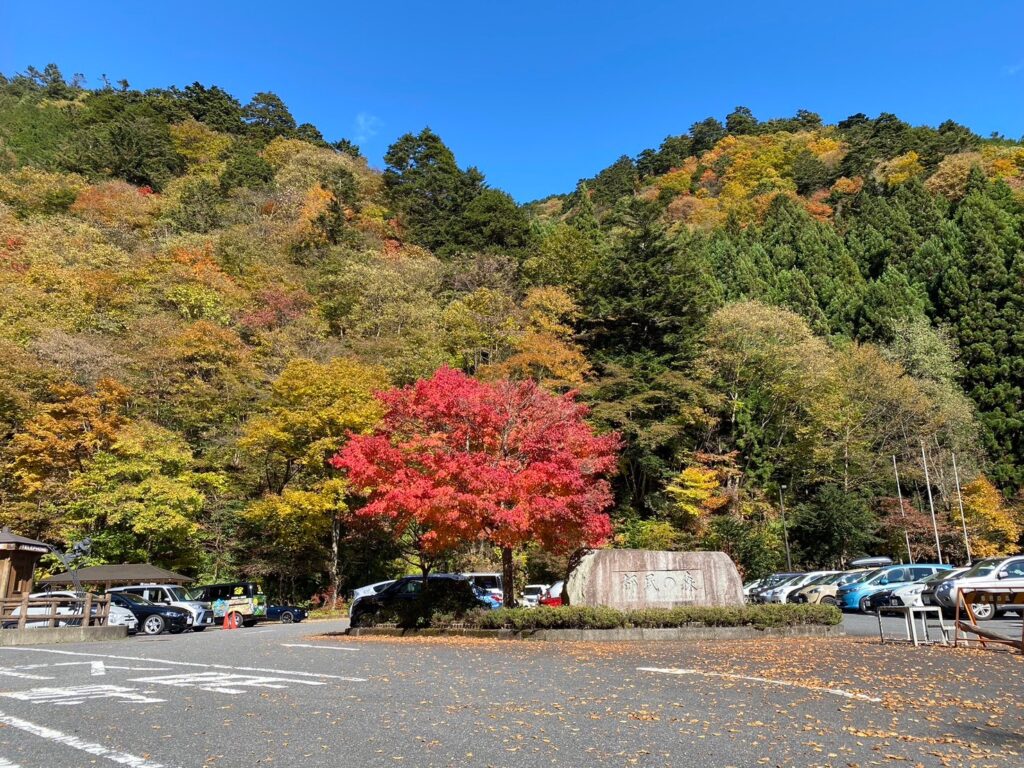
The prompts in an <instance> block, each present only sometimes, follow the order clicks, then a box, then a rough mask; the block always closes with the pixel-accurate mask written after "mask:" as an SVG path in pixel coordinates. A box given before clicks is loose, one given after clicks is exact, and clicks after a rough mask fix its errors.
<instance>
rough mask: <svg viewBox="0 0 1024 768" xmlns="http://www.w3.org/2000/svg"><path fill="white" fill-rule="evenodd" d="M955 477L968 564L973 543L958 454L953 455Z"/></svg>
mask: <svg viewBox="0 0 1024 768" xmlns="http://www.w3.org/2000/svg"><path fill="white" fill-rule="evenodd" d="M953 477H954V478H955V479H956V500H957V503H958V504H959V505H960V524H961V525H962V526H963V527H964V549H966V550H967V563H968V564H970V562H971V542H970V541H969V540H968V539H967V518H966V517H964V497H963V495H962V494H961V493H960V471H959V470H958V469H957V468H956V454H955V453H954V454H953Z"/></svg>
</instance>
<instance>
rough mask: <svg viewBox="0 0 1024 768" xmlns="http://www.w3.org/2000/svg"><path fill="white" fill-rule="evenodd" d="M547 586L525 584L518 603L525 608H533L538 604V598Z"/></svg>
mask: <svg viewBox="0 0 1024 768" xmlns="http://www.w3.org/2000/svg"><path fill="white" fill-rule="evenodd" d="M549 586H550V585H549V584H527V585H526V586H525V587H523V594H522V597H521V598H520V602H522V604H523V605H524V606H525V607H527V608H535V607H537V605H538V604H539V603H540V597H541V595H543V594H544V593H545V592H546V591H547V589H548V587H549Z"/></svg>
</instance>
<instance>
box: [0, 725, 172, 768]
mask: <svg viewBox="0 0 1024 768" xmlns="http://www.w3.org/2000/svg"><path fill="white" fill-rule="evenodd" d="M0 723H3V724H4V725H9V726H10V727H11V728H17V729H18V730H19V731H25V733H31V734H32V735H33V736H38V737H39V738H41V739H46V740H47V741H52V742H55V743H57V744H63V745H64V746H66V747H71V748H72V749H77V750H79V751H81V752H86V753H88V754H90V755H94V756H96V757H103V758H106V759H107V760H110V761H112V762H115V763H119V764H121V765H127V766H129V768H165V767H164V765H163V764H162V763H154V762H153V761H152V760H147V759H146V758H144V757H138V756H137V755H130V754H128V753H127V752H118V751H117V750H114V749H107V748H106V747H104V746H103V745H102V744H95V743H93V742H91V741H83V740H82V739H80V738H78V737H77V736H71V735H70V734H67V733H62V732H61V731H58V730H56V729H55V728H47V727H46V726H45V725H36V724H35V723H30V722H29V721H28V720H22V719H21V718H20V717H13V716H11V715H7V714H4V713H3V712H0Z"/></svg>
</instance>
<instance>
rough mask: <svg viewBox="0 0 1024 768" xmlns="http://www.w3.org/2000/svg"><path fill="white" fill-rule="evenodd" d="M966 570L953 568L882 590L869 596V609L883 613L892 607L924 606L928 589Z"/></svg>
mask: <svg viewBox="0 0 1024 768" xmlns="http://www.w3.org/2000/svg"><path fill="white" fill-rule="evenodd" d="M966 570H967V569H966V568H954V569H951V570H948V571H939V572H938V573H934V574H932V575H931V576H926V577H925V578H923V579H918V580H917V581H911V582H908V583H906V584H898V585H896V586H894V587H892V588H890V589H884V590H882V591H881V592H877V593H875V594H874V595H872V596H871V601H870V608H871V610H873V611H877V610H881V611H883V612H884V611H885V609H886V608H891V607H894V606H906V605H924V600H923V599H922V595H923V594H924V591H925V590H926V589H928V587H930V586H932V585H935V584H938V583H940V582H941V581H944V580H945V579H947V578H950V577H951V574H959V573H963V572H964V571H966Z"/></svg>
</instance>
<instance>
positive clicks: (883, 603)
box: [868, 589, 903, 613]
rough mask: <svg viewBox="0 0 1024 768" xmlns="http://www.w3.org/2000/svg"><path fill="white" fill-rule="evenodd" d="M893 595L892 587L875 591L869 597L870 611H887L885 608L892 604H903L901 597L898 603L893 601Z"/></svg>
mask: <svg viewBox="0 0 1024 768" xmlns="http://www.w3.org/2000/svg"><path fill="white" fill-rule="evenodd" d="M893 599H894V598H893V596H892V590H891V589H883V590H882V591H881V592H875V594H873V595H872V596H871V597H869V598H868V612H869V613H874V612H875V611H879V610H880V611H882V613H885V609H886V608H888V607H890V606H892V605H903V602H902V601H900V600H899V598H895V599H896V600H897V602H896V603H893Z"/></svg>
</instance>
